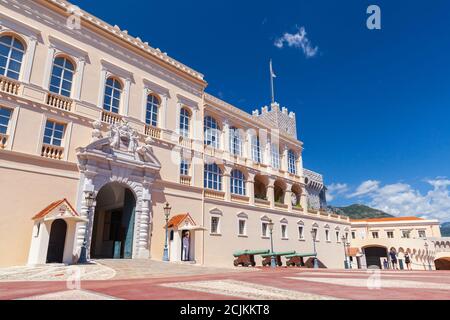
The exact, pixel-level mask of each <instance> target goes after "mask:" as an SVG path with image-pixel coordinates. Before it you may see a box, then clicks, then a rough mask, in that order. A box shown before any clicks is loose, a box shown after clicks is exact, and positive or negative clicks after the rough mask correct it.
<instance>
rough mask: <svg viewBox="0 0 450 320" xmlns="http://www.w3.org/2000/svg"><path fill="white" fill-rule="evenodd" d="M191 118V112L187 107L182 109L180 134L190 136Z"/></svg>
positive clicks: (185, 136)
mask: <svg viewBox="0 0 450 320" xmlns="http://www.w3.org/2000/svg"><path fill="white" fill-rule="evenodd" d="M190 120H191V114H190V113H189V111H188V110H187V109H186V108H182V109H181V111H180V135H181V136H182V137H184V138H189V137H190V127H189V126H190Z"/></svg>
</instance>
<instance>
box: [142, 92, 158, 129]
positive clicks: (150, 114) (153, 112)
mask: <svg viewBox="0 0 450 320" xmlns="http://www.w3.org/2000/svg"><path fill="white" fill-rule="evenodd" d="M160 104H161V103H160V101H159V98H158V97H157V96H155V95H153V94H150V95H148V96H147V109H146V112H145V123H147V124H148V125H149V126H153V127H157V126H158V114H159V106H160Z"/></svg>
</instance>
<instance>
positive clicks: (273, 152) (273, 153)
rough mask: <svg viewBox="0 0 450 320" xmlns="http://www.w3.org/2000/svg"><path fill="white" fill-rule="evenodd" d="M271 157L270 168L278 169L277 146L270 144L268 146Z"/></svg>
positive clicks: (278, 156) (278, 155)
mask: <svg viewBox="0 0 450 320" xmlns="http://www.w3.org/2000/svg"><path fill="white" fill-rule="evenodd" d="M270 149H271V156H272V168H274V169H280V149H279V148H278V145H276V144H274V143H272V144H271V146H270Z"/></svg>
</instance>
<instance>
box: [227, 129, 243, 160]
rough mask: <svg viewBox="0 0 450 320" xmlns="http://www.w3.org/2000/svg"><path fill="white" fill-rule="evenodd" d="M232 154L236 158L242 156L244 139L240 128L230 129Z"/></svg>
mask: <svg viewBox="0 0 450 320" xmlns="http://www.w3.org/2000/svg"><path fill="white" fill-rule="evenodd" d="M230 152H231V153H232V154H234V155H236V156H241V155H242V138H241V134H240V132H239V129H238V128H235V127H231V128H230Z"/></svg>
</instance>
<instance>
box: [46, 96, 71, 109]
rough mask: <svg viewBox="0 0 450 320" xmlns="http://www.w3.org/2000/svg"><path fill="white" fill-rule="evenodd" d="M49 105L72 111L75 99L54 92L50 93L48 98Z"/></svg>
mask: <svg viewBox="0 0 450 320" xmlns="http://www.w3.org/2000/svg"><path fill="white" fill-rule="evenodd" d="M46 103H47V105H49V106H51V107H55V108H58V109H61V110H64V111H71V110H72V104H73V101H72V99H70V98H66V97H63V96H60V95H58V94H54V93H50V92H49V93H48V94H47V99H46Z"/></svg>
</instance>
